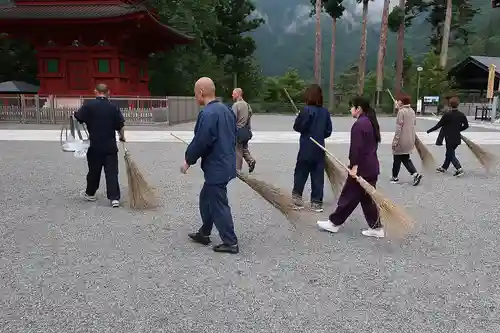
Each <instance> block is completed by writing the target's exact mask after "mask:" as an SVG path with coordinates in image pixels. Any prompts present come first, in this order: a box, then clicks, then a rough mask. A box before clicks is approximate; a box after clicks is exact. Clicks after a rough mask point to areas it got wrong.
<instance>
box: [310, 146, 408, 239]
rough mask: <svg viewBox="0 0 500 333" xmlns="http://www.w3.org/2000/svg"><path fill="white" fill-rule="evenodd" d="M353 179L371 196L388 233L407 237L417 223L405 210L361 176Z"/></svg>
mask: <svg viewBox="0 0 500 333" xmlns="http://www.w3.org/2000/svg"><path fill="white" fill-rule="evenodd" d="M310 139H311V141H312V142H314V143H315V144H316V145H317V146H318V147H320V148H321V149H323V151H324V152H325V153H326V154H327V155H329V156H330V157H331V158H332V159H333V160H335V161H336V162H337V163H336V165H340V166H342V168H343V169H344V171H348V170H349V168H347V166H345V165H344V164H343V163H342V162H341V161H340V160H339V159H338V158H337V157H335V156H334V155H333V154H332V153H330V152H329V151H328V150H327V149H326V148H325V147H323V146H322V145H320V144H319V143H318V142H317V141H316V140H314V139H313V138H310ZM349 176H350V177H353V178H354V179H355V180H356V181H357V182H358V183H359V185H361V187H362V188H363V189H364V190H365V191H366V193H368V194H369V195H370V197H371V198H372V199H373V201H374V202H375V204H376V205H377V207H378V209H379V213H380V216H381V218H382V219H383V220H384V221H385V222H386V223H385V228H386V229H387V231H388V233H389V234H391V235H397V236H400V237H402V236H404V235H406V234H407V233H408V232H409V231H410V230H411V229H412V228H413V226H414V225H415V221H414V220H413V219H412V218H411V217H410V216H409V215H408V214H407V213H406V212H405V211H404V210H403V208H401V207H399V206H397V205H396V204H395V203H394V202H393V201H391V200H390V199H389V198H387V197H385V196H384V195H383V194H382V193H380V191H378V190H377V189H375V187H373V186H372V185H370V183H368V182H367V181H366V180H364V179H363V178H362V177H360V176H351V175H349Z"/></svg>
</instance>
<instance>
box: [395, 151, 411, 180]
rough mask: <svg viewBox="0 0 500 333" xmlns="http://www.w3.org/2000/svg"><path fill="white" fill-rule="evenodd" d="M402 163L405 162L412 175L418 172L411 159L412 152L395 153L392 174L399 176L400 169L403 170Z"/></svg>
mask: <svg viewBox="0 0 500 333" xmlns="http://www.w3.org/2000/svg"><path fill="white" fill-rule="evenodd" d="M401 163H403V165H404V166H405V168H406V170H408V172H409V173H410V175H414V174H415V173H417V169H416V168H415V166H414V165H413V162H412V161H411V158H410V154H404V155H394V160H393V162H392V176H393V177H394V178H397V177H398V175H399V170H401Z"/></svg>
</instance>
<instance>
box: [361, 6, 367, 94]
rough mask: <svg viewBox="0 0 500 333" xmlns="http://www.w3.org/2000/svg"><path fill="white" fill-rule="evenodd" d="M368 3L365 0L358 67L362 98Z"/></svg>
mask: <svg viewBox="0 0 500 333" xmlns="http://www.w3.org/2000/svg"><path fill="white" fill-rule="evenodd" d="M368 1H369V0H363V25H362V28H361V46H360V48H359V65H358V69H359V72H358V94H359V95H360V96H361V95H363V92H364V90H365V68H366V23H367V20H368Z"/></svg>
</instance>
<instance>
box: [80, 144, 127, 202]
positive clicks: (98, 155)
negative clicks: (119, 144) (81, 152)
mask: <svg viewBox="0 0 500 333" xmlns="http://www.w3.org/2000/svg"><path fill="white" fill-rule="evenodd" d="M87 164H88V167H89V172H88V173H87V189H86V190H85V193H87V194H88V195H95V193H96V192H97V189H98V188H99V183H100V180H101V172H102V169H103V168H104V176H105V178H106V194H107V197H108V199H109V200H120V185H119V183H118V153H117V152H112V153H105V152H99V151H95V150H93V149H92V148H89V150H88V151H87Z"/></svg>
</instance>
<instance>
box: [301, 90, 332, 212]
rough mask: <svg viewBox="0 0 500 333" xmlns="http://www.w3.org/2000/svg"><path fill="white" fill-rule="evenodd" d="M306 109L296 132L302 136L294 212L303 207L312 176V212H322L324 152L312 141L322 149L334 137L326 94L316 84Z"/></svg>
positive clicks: (307, 101) (307, 96) (307, 95)
mask: <svg viewBox="0 0 500 333" xmlns="http://www.w3.org/2000/svg"><path fill="white" fill-rule="evenodd" d="M305 100H306V106H305V107H304V109H303V110H302V111H300V113H299V115H298V116H297V118H295V123H294V125H293V129H294V131H296V132H299V133H300V146H299V153H298V155H297V163H296V165H295V172H294V177H293V191H292V197H293V199H294V203H295V206H296V207H295V208H296V209H302V208H303V207H304V204H303V201H302V192H304V187H305V185H306V182H307V178H308V177H309V175H311V210H313V211H315V212H317V213H320V212H322V211H323V187H324V182H325V152H324V151H323V150H321V149H320V148H319V147H318V146H316V145H315V144H314V143H313V142H312V141H311V139H310V138H313V139H315V140H316V141H318V142H319V143H320V144H321V145H323V146H324V145H325V139H326V138H328V137H330V135H332V120H331V117H330V113H329V112H328V110H327V109H325V108H324V107H323V93H322V91H321V88H320V86H319V85H317V84H312V85H311V86H309V87H308V88H307V90H306V93H305Z"/></svg>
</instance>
